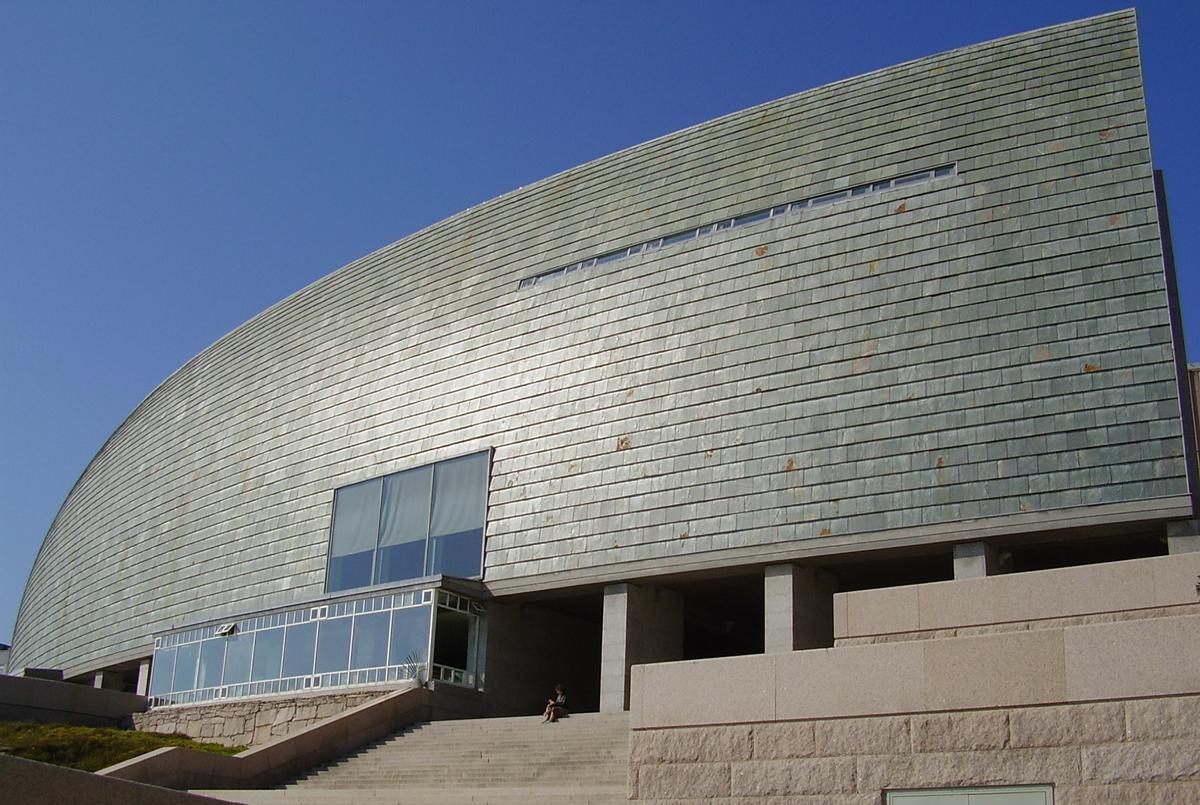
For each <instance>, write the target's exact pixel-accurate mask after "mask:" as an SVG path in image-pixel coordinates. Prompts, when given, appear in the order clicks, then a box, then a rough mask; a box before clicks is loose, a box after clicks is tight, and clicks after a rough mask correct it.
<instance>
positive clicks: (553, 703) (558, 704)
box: [542, 685, 567, 724]
mask: <svg viewBox="0 0 1200 805" xmlns="http://www.w3.org/2000/svg"><path fill="white" fill-rule="evenodd" d="M566 714H567V689H566V688H564V687H563V686H562V685H555V686H554V698H553V699H548V700H547V701H546V712H545V716H546V717H545V718H543V719H542V723H543V724H545V723H546V722H547V721H558V720H559V719H560V718H562V717H563V716H565V715H566Z"/></svg>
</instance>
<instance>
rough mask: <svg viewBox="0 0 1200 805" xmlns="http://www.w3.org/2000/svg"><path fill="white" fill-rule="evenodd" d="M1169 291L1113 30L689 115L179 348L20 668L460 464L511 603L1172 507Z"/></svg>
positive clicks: (71, 655)
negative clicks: (381, 489)
mask: <svg viewBox="0 0 1200 805" xmlns="http://www.w3.org/2000/svg"><path fill="white" fill-rule="evenodd" d="M764 212H765V213H766V214H765V215H764V214H763V213H764ZM689 233H690V234H689ZM1168 285H1169V282H1168V279H1167V277H1166V276H1165V275H1164V264H1163V249H1162V246H1161V240H1160V232H1159V212H1158V210H1157V207H1156V196H1155V186H1154V181H1153V174H1152V165H1151V159H1150V150H1149V141H1148V135H1147V121H1146V111H1145V101H1144V97H1143V91H1142V85H1141V77H1140V67H1139V56H1138V50H1137V38H1136V29H1135V21H1134V18H1133V15H1132V13H1121V14H1115V15H1109V16H1105V17H1100V18H1096V19H1093V20H1086V21H1083V22H1080V23H1073V24H1070V25H1066V26H1059V27H1056V28H1051V29H1046V30H1042V31H1037V32H1033V33H1030V34H1025V35H1021V36H1017V37H1011V38H1008V39H1003V40H998V41H996V42H992V43H987V44H983V45H979V46H975V47H971V48H966V49H962V50H957V51H953V52H950V53H946V54H942V55H938V56H933V57H930V58H926V59H921V60H919V61H915V62H911V63H908V64H904V65H900V66H898V67H894V68H891V69H887V70H882V71H879V72H875V73H871V74H868V75H865V76H861V77H858V78H853V79H849V80H846V81H842V82H839V83H836V84H833V85H829V86H826V87H821V88H819V89H815V90H811V91H808V92H804V93H801V94H799V95H795V96H792V97H788V98H785V99H782V100H779V101H775V102H772V103H767V104H764V105H762V106H759V107H755V108H753V109H749V110H746V111H744V112H739V113H736V114H732V115H729V116H727V117H723V118H720V119H717V120H714V121H711V122H708V123H704V124H701V125H699V126H696V127H693V128H690V129H687V130H685V131H682V132H678V133H676V134H671V135H668V136H666V137H662V138H659V139H657V140H653V141H651V142H648V143H645V144H643V145H639V146H637V147H634V148H630V149H628V150H626V151H622V152H620V153H617V154H614V155H612V156H609V157H606V158H603V159H600V160H597V161H595V162H592V163H589V164H587V165H584V166H581V167H579V168H576V169H573V170H570V171H567V172H565V173H563V174H560V175H557V176H554V177H551V178H549V179H546V180H544V181H542V182H540V183H538V184H536V185H533V186H530V187H527V188H523V189H521V190H518V191H516V192H513V193H510V194H508V195H506V196H503V197H500V198H498V199H495V200H493V201H490V202H488V203H486V204H482V205H480V206H478V207H476V208H473V209H470V210H468V211H466V212H463V213H461V214H459V215H457V216H455V217H453V218H450V219H448V220H446V221H443V222H441V223H439V224H436V225H434V226H432V227H430V228H428V229H426V230H423V231H421V232H419V233H417V234H414V235H412V236H410V237H407V238H405V239H403V240H401V241H398V242H397V243H395V244H393V245H391V246H388V247H386V248H384V249H381V250H380V251H378V252H376V253H374V254H371V255H368V256H366V257H364V258H362V259H361V260H358V261H356V262H354V263H352V264H350V265H348V266H346V267H345V268H343V269H341V270H339V271H337V272H335V273H333V274H331V275H329V276H328V277H326V278H324V279H322V280H320V281H318V282H316V283H314V284H313V285H311V286H309V287H307V288H305V289H303V290H302V291H300V292H298V293H296V294H294V295H292V296H290V297H288V298H287V299H285V300H283V301H281V302H279V303H278V304H277V305H275V306H273V307H272V308H270V309H268V310H267V311H265V312H263V313H262V314H261V315H259V316H257V317H256V318H254V319H253V320H251V321H250V322H248V323H246V324H245V325H243V326H241V327H239V328H238V329H236V330H234V331H233V332H232V333H230V334H229V335H227V336H225V337H224V338H222V339H221V340H219V341H218V342H217V343H215V344H213V345H212V346H211V347H209V348H208V349H206V350H205V351H204V352H202V353H201V354H200V355H198V356H197V357H196V358H194V359H193V360H191V361H190V362H188V363H187V364H186V365H185V366H183V367H182V368H180V369H179V370H178V371H177V372H176V373H175V374H173V375H172V376H171V377H170V378H168V379H167V380H166V381H165V382H164V383H163V384H162V385H161V386H160V387H159V388H158V389H156V390H155V391H154V392H153V393H152V394H151V395H150V396H149V397H148V398H147V399H146V400H145V401H144V402H142V404H140V405H139V406H138V407H137V408H136V409H135V410H134V411H133V412H132V413H131V414H130V416H129V417H128V419H127V420H126V421H125V422H124V423H123V424H122V425H121V426H120V427H119V428H118V429H117V431H116V432H115V433H114V434H113V435H112V436H111V437H110V439H109V440H108V442H107V443H106V444H105V446H104V447H103V449H102V450H101V451H100V452H99V454H98V455H97V456H96V457H95V458H94V459H93V460H92V462H91V464H90V465H89V466H88V468H87V470H86V471H85V472H84V473H83V475H82V477H81V478H80V479H79V481H78V482H77V483H76V485H75V487H74V489H73V490H72V491H71V493H70V495H69V496H68V498H67V500H66V501H65V502H64V504H63V506H62V508H61V510H60V511H59V513H58V515H57V517H56V518H55V520H54V522H53V524H52V526H51V528H50V530H49V533H48V534H47V536H46V538H45V541H44V543H43V545H42V548H41V551H40V553H39V555H38V558H37V561H36V563H35V565H34V568H33V571H32V573H31V575H30V578H29V582H28V585H27V587H26V590H25V594H24V598H23V600H22V606H21V610H20V614H19V617H18V621H17V626H16V631H15V636H14V646H13V658H12V663H11V665H12V667H14V668H21V667H53V668H61V669H65V671H66V673H67V675H68V676H71V675H75V674H80V673H84V672H88V671H91V670H94V669H99V668H103V667H105V666H107V665H111V664H113V663H115V662H119V661H124V660H129V659H133V658H139V657H145V656H148V655H149V654H150V651H151V649H152V647H153V636H154V635H155V634H159V633H163V632H166V631H169V630H172V629H178V628H182V627H185V626H189V625H192V624H198V623H204V622H217V621H221V620H227V619H231V618H237V617H241V616H243V615H245V614H246V613H252V612H256V611H263V610H269V609H272V608H276V607H286V606H291V605H300V604H308V603H310V602H319V601H321V600H322V599H323V598H325V597H326V596H327V593H326V587H325V583H326V574H327V563H328V555H329V544H330V529H331V518H332V514H333V503H334V494H335V490H337V489H339V488H342V487H346V486H348V485H351V484H355V483H357V482H360V481H364V480H368V479H372V478H377V477H380V476H384V475H388V474H391V473H397V472H400V471H403V470H406V469H410V468H415V467H420V466H424V465H429V464H432V463H434V462H439V461H444V460H446V459H452V458H455V457H458V456H464V455H467V454H473V453H477V452H480V451H491V465H490V468H491V469H490V480H489V481H488V492H487V513H486V531H485V542H484V561H483V572H482V582H483V585H484V586H485V587H486V589H487V590H488V591H489V592H490V594H492V595H495V596H498V597H501V598H503V597H504V596H506V595H512V594H522V595H528V594H530V593H532V592H536V591H538V590H547V589H552V588H561V589H567V588H571V587H573V586H580V585H597V584H608V583H614V582H620V581H624V580H630V579H638V578H650V577H658V576H666V575H670V574H680V573H684V572H687V571H691V570H696V569H708V570H711V569H713V568H720V567H735V566H753V565H760V566H761V565H763V564H767V563H771V562H778V561H795V560H806V561H818V560H819V559H820V558H821V557H827V556H832V555H849V554H856V553H862V552H867V551H871V550H874V549H877V548H879V549H882V548H889V549H898V548H908V549H915V548H919V547H921V546H936V545H949V544H951V543H956V542H963V541H969V540H977V539H979V540H988V539H1001V540H1002V539H1016V538H1018V537H1020V536H1021V535H1028V534H1031V533H1043V532H1045V533H1049V532H1052V531H1053V532H1057V531H1060V530H1064V529H1077V528H1082V527H1085V526H1086V527H1091V526H1097V525H1103V526H1106V527H1109V528H1113V529H1118V530H1119V529H1121V528H1124V527H1126V525H1127V524H1140V525H1138V527H1139V528H1142V527H1144V526H1145V524H1148V523H1149V524H1153V523H1159V524H1161V523H1162V522H1165V521H1167V520H1170V519H1173V518H1186V517H1189V516H1190V512H1191V503H1190V498H1189V487H1188V478H1187V468H1186V460H1185V456H1186V450H1185V445H1184V429H1183V425H1182V422H1181V406H1180V402H1179V400H1180V396H1179V385H1178V379H1177V366H1176V355H1175V350H1174V348H1173V341H1172V336H1173V332H1172V321H1171V317H1170V309H1169V304H1168Z"/></svg>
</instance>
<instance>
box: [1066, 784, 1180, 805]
mask: <svg viewBox="0 0 1200 805" xmlns="http://www.w3.org/2000/svg"><path fill="white" fill-rule="evenodd" d="M1197 802H1200V782H1177V783H1116V784H1109V785H1064V786H1058V787H1056V788H1055V789H1054V805H1131V803H1133V804H1134V805H1195V803H1197Z"/></svg>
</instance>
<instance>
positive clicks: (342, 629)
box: [316, 618, 354, 674]
mask: <svg viewBox="0 0 1200 805" xmlns="http://www.w3.org/2000/svg"><path fill="white" fill-rule="evenodd" d="M353 620H354V619H353V618H333V619H331V620H327V621H321V628H320V629H319V630H318V631H317V668H316V671H317V673H318V674H327V673H330V672H331V671H345V670H346V666H347V663H349V662H350V628H351V622H352V621H353Z"/></svg>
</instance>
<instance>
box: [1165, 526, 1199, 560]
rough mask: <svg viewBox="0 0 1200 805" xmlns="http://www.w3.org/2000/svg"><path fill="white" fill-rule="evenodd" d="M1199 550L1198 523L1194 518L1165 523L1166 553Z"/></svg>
mask: <svg viewBox="0 0 1200 805" xmlns="http://www.w3.org/2000/svg"><path fill="white" fill-rule="evenodd" d="M1195 551H1200V523H1198V522H1197V521H1196V520H1177V521H1175V522H1173V523H1167V553H1171V554H1175V553H1194V552H1195Z"/></svg>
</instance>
